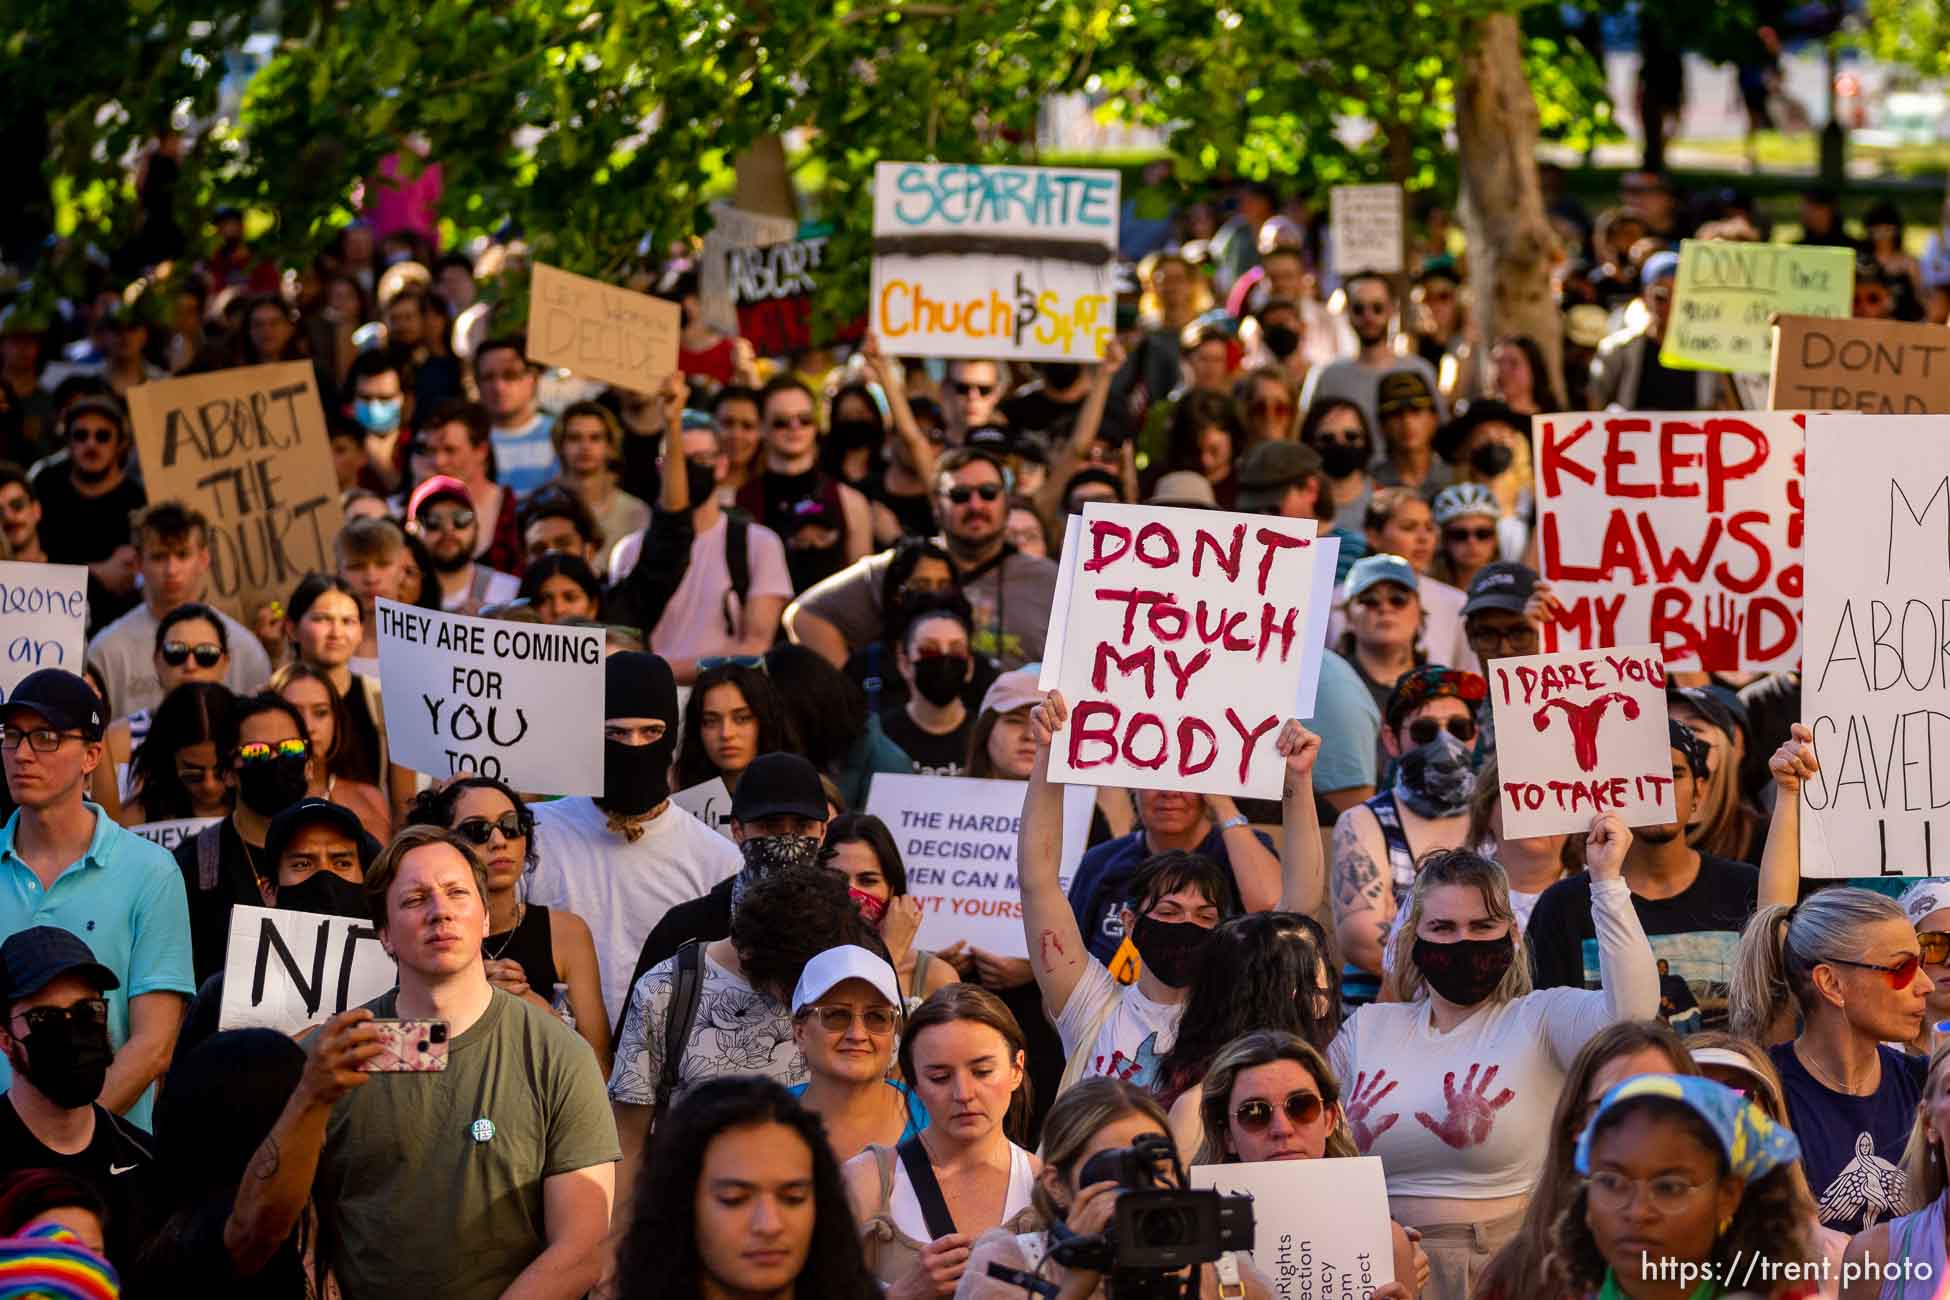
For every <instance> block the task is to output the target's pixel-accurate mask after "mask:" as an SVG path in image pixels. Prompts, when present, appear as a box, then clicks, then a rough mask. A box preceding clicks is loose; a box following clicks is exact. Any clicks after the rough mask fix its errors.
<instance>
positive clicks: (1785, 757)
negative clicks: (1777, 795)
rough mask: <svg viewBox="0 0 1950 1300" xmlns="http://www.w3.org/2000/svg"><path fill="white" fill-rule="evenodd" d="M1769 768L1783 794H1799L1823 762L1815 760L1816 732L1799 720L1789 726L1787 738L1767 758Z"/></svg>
mask: <svg viewBox="0 0 1950 1300" xmlns="http://www.w3.org/2000/svg"><path fill="white" fill-rule="evenodd" d="M1767 770H1768V771H1770V772H1772V773H1773V774H1774V784H1775V785H1776V786H1777V787H1779V789H1780V792H1781V794H1782V795H1784V796H1786V797H1788V798H1794V797H1796V796H1798V795H1799V794H1800V793H1801V787H1802V785H1803V784H1804V783H1806V782H1808V781H1812V780H1814V778H1815V776H1816V775H1817V774H1818V773H1819V772H1820V771H1821V764H1819V763H1817V762H1816V761H1815V733H1814V732H1812V731H1810V730H1809V729H1808V728H1807V727H1806V726H1804V725H1803V724H1801V723H1799V722H1797V723H1795V724H1794V725H1793V726H1791V727H1789V728H1788V738H1787V740H1786V741H1785V742H1784V743H1783V744H1782V745H1781V747H1780V748H1779V749H1777V750H1775V751H1774V757H1772V758H1770V759H1768V760H1767Z"/></svg>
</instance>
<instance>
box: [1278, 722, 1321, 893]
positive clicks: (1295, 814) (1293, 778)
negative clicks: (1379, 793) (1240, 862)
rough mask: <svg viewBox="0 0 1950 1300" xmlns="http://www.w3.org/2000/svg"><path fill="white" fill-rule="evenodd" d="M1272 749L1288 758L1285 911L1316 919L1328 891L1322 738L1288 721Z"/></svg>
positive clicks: (1283, 823) (1283, 814)
mask: <svg viewBox="0 0 1950 1300" xmlns="http://www.w3.org/2000/svg"><path fill="white" fill-rule="evenodd" d="M1273 747H1274V748H1275V749H1276V750H1278V751H1279V752H1280V754H1281V755H1283V756H1284V757H1285V758H1286V786H1285V789H1284V791H1283V792H1282V798H1281V803H1280V832H1281V834H1280V911H1282V912H1301V913H1304V914H1306V915H1308V916H1313V915H1316V914H1317V913H1318V912H1319V911H1320V907H1321V903H1322V902H1324V901H1325V897H1324V896H1325V894H1326V892H1327V863H1326V861H1325V860H1324V857H1323V855H1322V853H1321V847H1320V810H1319V809H1318V808H1317V807H1315V806H1314V760H1315V759H1317V758H1319V757H1320V737H1319V736H1316V735H1315V734H1314V733H1313V732H1311V731H1308V730H1307V729H1306V728H1305V727H1303V726H1301V725H1300V723H1299V722H1297V721H1291V720H1289V721H1288V722H1287V724H1286V725H1285V726H1284V727H1281V728H1280V734H1279V736H1278V738H1277V739H1275V740H1274V742H1273Z"/></svg>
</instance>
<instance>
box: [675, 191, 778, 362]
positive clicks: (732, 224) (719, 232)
mask: <svg viewBox="0 0 1950 1300" xmlns="http://www.w3.org/2000/svg"><path fill="white" fill-rule="evenodd" d="M798 229H799V222H797V221H796V220H794V219H792V218H790V217H775V216H771V215H770V214H768V213H763V212H747V211H745V209H743V208H738V207H733V206H732V205H731V204H729V203H724V202H719V203H714V204H712V205H711V229H709V230H708V231H706V232H705V234H704V251H703V253H702V254H701V255H700V256H699V258H698V265H697V302H698V310H699V312H700V313H701V314H702V315H703V317H704V319H705V320H707V321H709V322H710V323H711V324H712V325H715V326H716V327H717V328H719V329H721V330H723V331H724V332H725V333H727V334H735V333H737V332H738V305H737V304H736V303H734V302H733V301H732V300H731V281H730V278H729V275H728V271H729V254H730V252H731V250H732V249H734V248H753V247H758V246H761V245H765V244H780V243H784V242H785V241H786V240H788V239H791V238H792V237H793V235H794V234H795V233H796V232H797V231H798Z"/></svg>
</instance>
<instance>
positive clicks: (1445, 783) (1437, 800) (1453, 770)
mask: <svg viewBox="0 0 1950 1300" xmlns="http://www.w3.org/2000/svg"><path fill="white" fill-rule="evenodd" d="M1475 793H1476V769H1475V768H1473V767H1471V766H1470V765H1469V751H1468V750H1467V749H1465V748H1463V743H1462V742H1461V741H1460V740H1457V739H1456V738H1455V737H1454V736H1452V735H1450V734H1449V733H1448V732H1447V731H1438V732H1437V733H1436V735H1435V739H1434V740H1431V741H1430V742H1429V743H1428V744H1426V745H1417V746H1416V747H1415V748H1414V749H1411V750H1409V751H1408V752H1407V753H1406V754H1403V755H1402V756H1401V760H1400V761H1399V762H1398V763H1396V764H1395V797H1396V798H1397V799H1399V800H1401V801H1402V802H1403V803H1405V804H1407V805H1408V807H1409V810H1410V811H1412V812H1413V813H1414V814H1415V815H1416V816H1418V817H1427V818H1430V819H1431V820H1436V819H1440V818H1443V817H1460V816H1461V815H1462V814H1463V813H1464V812H1465V811H1467V809H1468V808H1469V801H1470V799H1471V798H1472V797H1473V796H1474V795H1475Z"/></svg>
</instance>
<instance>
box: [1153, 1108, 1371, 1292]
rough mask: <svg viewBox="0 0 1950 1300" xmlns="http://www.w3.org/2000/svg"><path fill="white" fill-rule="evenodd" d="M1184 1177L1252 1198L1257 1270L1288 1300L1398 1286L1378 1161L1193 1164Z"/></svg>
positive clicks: (1357, 1158)
mask: <svg viewBox="0 0 1950 1300" xmlns="http://www.w3.org/2000/svg"><path fill="white" fill-rule="evenodd" d="M1276 1104H1277V1103H1276ZM1185 1172H1186V1176H1187V1177H1188V1178H1190V1180H1191V1184H1192V1186H1193V1187H1201V1188H1210V1189H1211V1190H1213V1191H1216V1192H1223V1193H1225V1194H1226V1195H1228V1196H1250V1197H1252V1198H1253V1248H1252V1251H1251V1252H1250V1254H1251V1256H1252V1261H1253V1267H1254V1268H1257V1269H1258V1270H1259V1271H1260V1272H1261V1273H1264V1274H1265V1275H1266V1276H1267V1278H1268V1279H1269V1280H1270V1281H1271V1282H1272V1283H1273V1294H1274V1295H1276V1296H1279V1297H1282V1300H1287V1298H1290V1300H1351V1297H1356V1296H1372V1295H1373V1294H1374V1293H1375V1291H1376V1290H1377V1289H1378V1288H1380V1287H1383V1286H1386V1285H1387V1284H1388V1283H1390V1282H1393V1281H1394V1280H1395V1239H1394V1232H1393V1230H1392V1229H1391V1228H1390V1227H1389V1220H1388V1185H1387V1182H1386V1180H1385V1179H1384V1177H1383V1175H1382V1171H1381V1160H1380V1158H1379V1157H1377V1156H1344V1157H1341V1158H1339V1159H1335V1160H1261V1161H1256V1162H1254V1163H1251V1164H1217V1165H1194V1166H1192V1167H1191V1168H1190V1169H1188V1170H1186V1171H1185Z"/></svg>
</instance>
